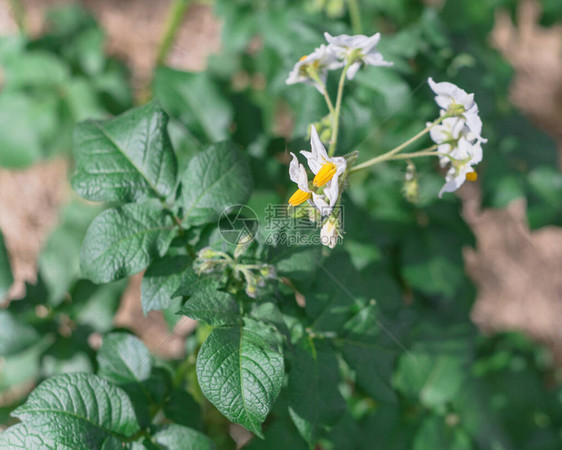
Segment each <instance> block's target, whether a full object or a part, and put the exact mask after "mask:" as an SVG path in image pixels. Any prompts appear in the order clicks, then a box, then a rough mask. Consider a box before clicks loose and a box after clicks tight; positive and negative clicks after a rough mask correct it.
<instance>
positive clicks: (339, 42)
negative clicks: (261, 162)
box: [286, 33, 487, 248]
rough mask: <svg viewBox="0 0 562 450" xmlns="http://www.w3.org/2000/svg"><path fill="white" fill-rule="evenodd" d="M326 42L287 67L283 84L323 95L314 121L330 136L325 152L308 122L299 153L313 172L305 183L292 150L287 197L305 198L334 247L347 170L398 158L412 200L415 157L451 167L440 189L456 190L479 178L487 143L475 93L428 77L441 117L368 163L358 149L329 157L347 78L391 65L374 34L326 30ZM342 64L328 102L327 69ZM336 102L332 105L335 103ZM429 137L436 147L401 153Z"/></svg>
mask: <svg viewBox="0 0 562 450" xmlns="http://www.w3.org/2000/svg"><path fill="white" fill-rule="evenodd" d="M324 36H325V38H326V41H327V43H328V45H326V44H322V45H321V46H320V47H318V48H317V49H316V50H314V52H312V53H311V54H309V55H306V56H303V57H302V58H301V59H300V60H299V61H298V62H297V63H296V64H295V66H294V68H293V70H292V71H291V73H290V75H289V78H288V79H287V81H286V83H287V84H294V83H306V84H311V85H313V86H315V87H316V89H317V90H318V91H320V93H321V94H322V95H323V96H324V98H325V100H326V105H327V107H328V109H329V112H330V114H329V116H327V117H325V118H324V119H322V120H321V121H320V122H317V124H318V125H319V127H320V131H321V133H322V137H323V138H324V139H325V140H326V141H327V140H329V143H330V145H329V150H328V151H326V148H325V147H324V145H323V144H322V141H321V139H320V137H319V136H318V132H317V130H316V127H315V126H314V124H313V125H311V133H310V134H311V142H310V145H311V151H301V154H302V155H304V157H305V158H306V159H307V162H308V167H309V168H310V170H311V171H312V172H313V173H314V179H313V180H312V182H309V179H308V175H307V171H306V169H305V167H304V165H303V164H301V163H300V162H299V160H298V158H297V157H296V155H295V154H294V153H291V156H292V161H291V163H290V165H289V176H290V178H291V180H292V181H293V182H295V183H296V184H297V186H298V189H297V190H296V191H295V193H294V194H293V195H292V196H291V197H290V198H289V205H291V206H292V207H296V206H299V205H301V204H303V203H305V202H308V203H309V204H310V205H312V207H313V208H314V210H313V211H314V214H313V218H311V220H313V221H315V222H316V221H318V217H321V218H322V220H321V222H322V224H321V225H322V227H321V231H320V236H321V241H322V243H323V244H324V245H326V246H328V247H330V248H333V247H334V246H335V245H336V244H337V242H339V240H340V239H339V238H341V237H342V232H343V230H342V223H341V219H340V217H338V216H337V214H335V211H334V206H335V205H336V204H338V203H339V202H340V197H341V192H342V189H343V186H344V185H345V184H346V178H347V176H348V175H349V174H350V173H354V172H357V171H359V170H364V169H366V168H368V167H370V166H372V165H375V164H378V163H382V162H385V161H393V160H402V161H406V162H407V164H408V166H407V170H406V177H405V183H404V188H403V193H404V196H405V197H406V198H407V199H408V200H409V201H413V202H415V201H416V199H417V198H418V194H419V186H418V176H417V174H416V167H415V165H414V163H413V162H412V159H413V158H418V157H422V156H429V157H431V156H433V157H438V158H439V160H440V163H441V166H442V167H446V166H449V169H448V171H447V173H446V175H445V185H444V186H443V188H442V189H441V191H440V192H439V197H441V195H442V194H443V193H444V192H453V191H455V190H457V189H458V188H459V187H460V186H461V185H462V184H463V183H464V181H465V180H469V181H474V180H476V178H477V175H476V172H475V171H474V166H475V165H476V164H478V163H479V162H480V161H481V160H482V144H483V143H485V142H487V140H486V139H484V138H483V137H482V120H481V119H480V116H479V114H478V106H477V105H476V103H475V102H474V94H468V93H467V92H465V91H464V90H463V89H461V88H459V87H458V86H455V85H454V84H452V83H448V82H441V83H436V82H434V81H433V80H432V79H431V78H429V80H428V83H429V86H430V87H431V89H432V90H433V92H434V93H435V101H436V103H437V105H438V106H439V107H440V113H439V118H438V119H437V120H435V121H434V122H429V123H427V126H426V128H425V129H423V130H422V131H420V132H419V133H418V134H416V135H415V136H413V137H411V138H409V139H407V140H405V141H404V142H403V143H402V144H400V145H398V146H397V147H395V148H393V149H391V150H389V151H387V152H386V153H383V154H381V155H378V156H374V157H372V158H371V159H369V160H368V161H365V162H363V163H361V164H357V165H355V164H354V163H355V158H356V155H357V152H352V153H348V154H347V156H346V157H343V156H333V155H334V153H335V151H336V146H337V139H338V128H339V116H340V112H341V105H342V95H343V91H344V89H343V87H344V84H345V81H346V80H352V79H353V78H354V77H355V75H356V74H357V71H358V70H359V69H360V68H361V67H362V66H364V65H371V66H391V65H392V63H391V62H388V61H385V60H384V58H383V55H382V54H381V53H380V52H379V51H377V49H376V47H377V44H378V43H379V41H380V34H379V33H376V34H374V35H373V36H370V37H368V36H363V35H357V36H348V35H340V36H332V35H330V34H329V33H324ZM340 68H343V69H342V71H341V75H340V81H339V84H338V91H337V98H336V101H335V103H334V102H332V100H331V98H330V96H329V95H328V92H327V90H326V80H327V77H328V72H329V71H331V70H335V69H340ZM334 105H335V106H334ZM427 133H429V136H430V137H431V139H432V140H433V142H434V143H435V145H433V146H431V147H429V148H425V149H423V150H418V151H416V152H412V153H401V152H402V150H403V149H405V148H406V147H408V146H410V145H412V144H413V143H414V142H415V141H416V140H418V139H420V138H421V137H424V136H426V135H427Z"/></svg>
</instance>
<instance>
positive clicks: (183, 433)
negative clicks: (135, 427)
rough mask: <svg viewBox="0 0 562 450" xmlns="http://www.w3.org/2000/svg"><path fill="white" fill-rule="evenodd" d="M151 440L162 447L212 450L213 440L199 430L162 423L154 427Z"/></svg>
mask: <svg viewBox="0 0 562 450" xmlns="http://www.w3.org/2000/svg"><path fill="white" fill-rule="evenodd" d="M152 440H153V441H154V442H155V443H156V444H159V445H161V446H162V448H169V449H173V448H181V449H182V450H213V449H216V447H215V444H213V441H211V439H209V438H208V437H207V436H205V435H204V434H203V433H200V432H199V431H196V430H193V429H191V428H187V427H184V426H182V425H177V424H170V425H163V426H160V427H158V428H157V429H156V433H154V434H153V435H152Z"/></svg>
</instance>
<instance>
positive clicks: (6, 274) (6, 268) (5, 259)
mask: <svg viewBox="0 0 562 450" xmlns="http://www.w3.org/2000/svg"><path fill="white" fill-rule="evenodd" d="M13 282H14V277H13V275H12V268H11V266H10V258H9V256H8V250H7V249H6V245H5V244H4V235H3V234H2V232H1V231H0V300H1V299H3V298H4V296H5V295H6V293H7V292H8V290H9V289H10V286H12V283H13Z"/></svg>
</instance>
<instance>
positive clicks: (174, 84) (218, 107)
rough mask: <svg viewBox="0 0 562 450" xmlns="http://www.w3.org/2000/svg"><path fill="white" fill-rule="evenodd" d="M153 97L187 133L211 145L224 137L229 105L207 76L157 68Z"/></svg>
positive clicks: (229, 119) (228, 117) (230, 109)
mask: <svg viewBox="0 0 562 450" xmlns="http://www.w3.org/2000/svg"><path fill="white" fill-rule="evenodd" d="M154 95H155V96H156V97H157V98H158V99H160V100H162V102H163V103H164V105H165V106H166V109H168V110H169V111H170V113H171V114H172V115H173V116H174V117H177V118H178V119H179V120H180V121H181V122H182V123H183V124H184V125H185V126H186V127H187V129H188V130H189V131H190V133H191V132H194V133H195V134H196V135H198V136H201V137H206V138H207V140H208V141H211V142H216V141H220V140H222V139H226V138H227V136H228V128H229V126H230V124H231V122H232V116H233V114H232V105H231V104H230V103H229V102H228V101H226V100H225V98H224V97H223V96H222V95H221V94H220V92H218V89H217V85H216V84H215V83H214V82H213V81H212V80H211V78H210V77H209V73H189V72H182V71H179V70H173V69H170V68H168V67H159V68H157V69H156V72H155V75H154Z"/></svg>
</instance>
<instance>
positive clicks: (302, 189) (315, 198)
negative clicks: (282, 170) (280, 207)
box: [289, 152, 331, 212]
mask: <svg viewBox="0 0 562 450" xmlns="http://www.w3.org/2000/svg"><path fill="white" fill-rule="evenodd" d="M291 156H292V158H293V159H292V160H291V163H290V164H289V178H290V179H291V181H293V182H294V183H297V186H298V189H297V190H296V192H295V193H294V194H293V195H292V196H291V198H289V205H291V206H298V205H300V204H302V203H304V202H306V201H309V202H310V199H311V198H312V204H314V206H316V208H318V209H319V210H320V211H321V212H323V211H327V210H328V209H330V211H331V208H330V204H329V203H328V202H327V201H326V200H325V199H324V195H319V194H317V193H316V192H313V191H312V190H311V189H310V187H309V186H308V175H307V174H306V169H305V168H304V166H303V165H302V164H301V163H299V160H298V159H297V157H296V156H295V154H294V153H292V152H291Z"/></svg>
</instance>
